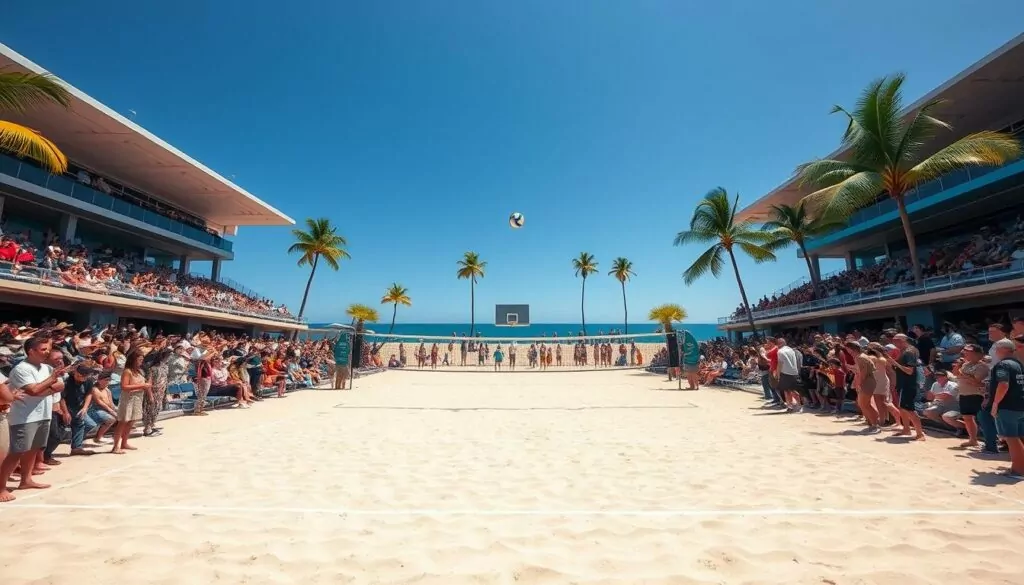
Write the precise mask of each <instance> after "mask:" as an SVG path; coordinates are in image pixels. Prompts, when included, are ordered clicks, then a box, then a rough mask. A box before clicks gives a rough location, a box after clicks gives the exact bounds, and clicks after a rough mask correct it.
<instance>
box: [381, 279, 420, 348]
mask: <svg viewBox="0 0 1024 585" xmlns="http://www.w3.org/2000/svg"><path fill="white" fill-rule="evenodd" d="M389 303H390V304H393V305H395V310H394V311H393V312H392V313H391V327H389V328H388V335H391V332H392V331H394V330H395V317H397V316H398V305H404V306H406V307H409V306H412V299H410V298H409V289H407V288H405V287H404V286H402V285H400V284H398V283H397V282H393V283H391V286H389V287H388V290H387V291H385V292H384V296H383V297H381V299H380V304H382V305H387V304H389Z"/></svg>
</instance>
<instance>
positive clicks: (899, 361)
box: [885, 333, 962, 441]
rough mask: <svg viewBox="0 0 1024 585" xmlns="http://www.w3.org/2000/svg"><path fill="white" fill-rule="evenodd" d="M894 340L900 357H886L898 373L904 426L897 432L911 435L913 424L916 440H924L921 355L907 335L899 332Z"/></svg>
mask: <svg viewBox="0 0 1024 585" xmlns="http://www.w3.org/2000/svg"><path fill="white" fill-rule="evenodd" d="M961 339H962V338H961ZM892 342H893V345H895V346H896V348H897V349H898V350H899V352H900V354H899V357H898V358H893V357H892V356H890V355H889V354H885V358H886V360H887V361H888V363H889V364H890V365H891V366H892V368H893V371H895V373H896V392H897V394H898V395H899V407H900V422H901V423H902V426H903V428H902V429H901V430H900V431H899V432H897V433H896V434H897V435H898V436H903V435H909V434H910V426H911V425H913V427H914V440H915V441H923V440H924V439H925V435H924V428H923V427H922V426H921V417H920V416H918V414H917V392H918V390H919V388H918V381H917V368H918V366H919V365H920V361H921V357H920V354H918V353H917V348H916V347H914V346H913V345H911V344H910V341H909V339H908V338H907V336H906V335H904V334H902V333H898V334H896V335H895V336H893V338H892Z"/></svg>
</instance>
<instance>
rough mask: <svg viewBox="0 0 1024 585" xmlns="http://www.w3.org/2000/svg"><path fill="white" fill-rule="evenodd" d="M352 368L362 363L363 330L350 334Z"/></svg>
mask: <svg viewBox="0 0 1024 585" xmlns="http://www.w3.org/2000/svg"><path fill="white" fill-rule="evenodd" d="M351 362H352V369H353V370H354V369H356V368H358V367H359V366H361V365H363V332H362V331H359V332H357V333H353V334H352V360H351Z"/></svg>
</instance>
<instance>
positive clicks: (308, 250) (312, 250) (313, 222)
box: [288, 217, 351, 270]
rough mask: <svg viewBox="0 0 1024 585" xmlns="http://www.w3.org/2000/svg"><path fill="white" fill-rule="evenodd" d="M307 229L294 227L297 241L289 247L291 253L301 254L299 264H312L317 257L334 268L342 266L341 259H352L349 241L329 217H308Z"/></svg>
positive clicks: (293, 234)
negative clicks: (332, 223) (339, 232)
mask: <svg viewBox="0 0 1024 585" xmlns="http://www.w3.org/2000/svg"><path fill="white" fill-rule="evenodd" d="M305 223H306V229H305V230H302V229H297V228H296V229H293V230H292V237H293V238H295V240H296V241H295V243H294V244H292V245H291V246H289V247H288V253H289V254H301V256H300V257H299V260H298V262H297V264H298V265H299V266H307V265H312V264H313V261H314V260H316V258H318V257H319V258H323V260H324V263H326V264H327V266H329V267H330V268H331V269H332V270H339V269H340V268H341V264H340V261H341V260H348V259H351V256H350V255H349V253H348V250H346V249H345V247H346V246H348V241H347V240H346V239H345V238H344V237H343V236H341V235H340V234H338V228H336V227H334V226H333V225H331V220H329V219H327V218H323V217H322V218H319V219H314V218H311V217H309V218H306V221H305Z"/></svg>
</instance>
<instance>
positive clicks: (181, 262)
mask: <svg viewBox="0 0 1024 585" xmlns="http://www.w3.org/2000/svg"><path fill="white" fill-rule="evenodd" d="M188 264H189V258H188V256H181V257H180V258H178V274H180V275H182V276H185V275H187V274H188Z"/></svg>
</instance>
